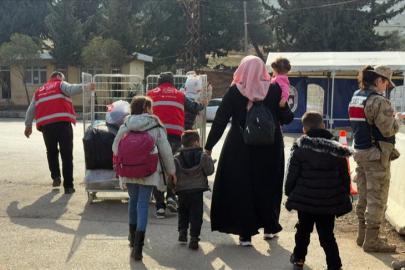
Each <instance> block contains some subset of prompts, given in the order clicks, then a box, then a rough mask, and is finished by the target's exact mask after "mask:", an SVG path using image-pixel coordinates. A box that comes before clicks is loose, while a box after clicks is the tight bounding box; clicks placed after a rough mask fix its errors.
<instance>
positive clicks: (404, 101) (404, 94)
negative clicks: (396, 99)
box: [395, 70, 405, 112]
mask: <svg viewBox="0 0 405 270" xmlns="http://www.w3.org/2000/svg"><path fill="white" fill-rule="evenodd" d="M402 76H403V77H404V78H403V81H402V99H401V112H403V111H405V106H404V104H405V70H404V71H403V72H402ZM395 92H396V91H395ZM395 95H396V93H395Z"/></svg>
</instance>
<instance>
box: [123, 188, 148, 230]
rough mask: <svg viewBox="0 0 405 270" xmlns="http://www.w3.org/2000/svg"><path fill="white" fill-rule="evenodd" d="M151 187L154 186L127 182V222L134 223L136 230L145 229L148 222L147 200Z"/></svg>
mask: <svg viewBox="0 0 405 270" xmlns="http://www.w3.org/2000/svg"><path fill="white" fill-rule="evenodd" d="M153 188H154V186H144V185H140V184H130V183H127V189H128V194H129V204H128V216H129V224H131V225H134V224H136V225H137V226H136V230H137V231H140V232H145V231H146V225H147V224H148V210H149V201H150V197H151V195H152V190H153Z"/></svg>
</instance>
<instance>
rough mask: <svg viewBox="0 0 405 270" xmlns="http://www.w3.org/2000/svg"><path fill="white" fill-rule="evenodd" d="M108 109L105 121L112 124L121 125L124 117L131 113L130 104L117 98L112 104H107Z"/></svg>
mask: <svg viewBox="0 0 405 270" xmlns="http://www.w3.org/2000/svg"><path fill="white" fill-rule="evenodd" d="M107 108H108V111H107V114H106V116H105V120H106V122H107V123H109V124H112V125H114V126H117V127H119V126H121V125H122V124H123V123H124V119H125V117H126V116H127V115H129V114H130V113H131V106H130V105H129V103H128V102H127V101H123V100H118V101H116V102H114V103H113V104H110V105H107Z"/></svg>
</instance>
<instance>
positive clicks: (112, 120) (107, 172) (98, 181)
mask: <svg viewBox="0 0 405 270" xmlns="http://www.w3.org/2000/svg"><path fill="white" fill-rule="evenodd" d="M107 107H108V112H107V114H106V122H101V121H96V122H95V123H93V124H92V125H90V126H89V127H88V128H87V129H86V131H85V133H84V137H83V147H84V156H85V162H86V170H87V174H86V176H85V177H84V184H85V186H86V188H87V189H91V190H111V189H118V188H119V181H118V177H117V174H116V172H115V170H114V164H113V152H112V145H113V143H114V139H115V136H116V135H117V132H118V128H119V127H120V126H121V125H122V124H123V123H124V119H125V117H126V116H127V115H128V114H129V113H130V106H129V103H128V102H126V101H122V100H118V101H116V102H114V103H113V104H110V105H108V106H107Z"/></svg>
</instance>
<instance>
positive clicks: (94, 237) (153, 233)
mask: <svg viewBox="0 0 405 270" xmlns="http://www.w3.org/2000/svg"><path fill="white" fill-rule="evenodd" d="M209 126H210V125H209ZM0 127H1V128H0V149H1V150H0V153H1V154H0V228H1V230H0V269H221V270H225V269H292V266H291V265H290V264H289V257H290V255H291V252H292V250H293V247H294V225H295V223H296V221H297V217H296V213H294V212H291V213H289V212H287V211H286V210H285V209H284V208H282V214H281V224H282V225H283V227H284V230H283V231H282V232H281V233H280V234H279V236H278V237H277V238H275V239H273V240H270V241H264V240H262V238H261V236H262V235H256V236H254V237H253V245H254V246H253V247H241V246H239V245H238V244H237V236H234V235H227V234H221V233H217V232H211V231H210V218H209V207H210V202H211V193H209V192H206V193H205V196H204V203H205V206H204V211H205V213H204V224H203V229H202V235H201V242H200V249H199V250H197V251H192V250H189V248H188V247H187V245H184V244H179V243H178V242H177V215H176V214H172V213H170V212H167V214H166V219H160V220H158V219H156V218H155V217H154V211H155V206H154V204H151V205H150V208H149V210H150V211H149V224H148V228H147V233H146V240H145V246H144V259H143V261H142V262H135V261H133V260H131V259H130V257H129V254H130V248H129V247H128V240H127V234H128V224H127V220H128V219H127V203H125V202H124V201H119V200H114V201H108V200H105V201H99V202H95V203H93V204H89V203H87V194H86V193H85V191H84V187H81V186H80V185H79V183H80V182H81V179H82V178H83V176H84V154H83V148H82V143H81V138H82V136H83V126H82V123H81V122H79V123H78V125H77V126H76V127H75V128H74V133H75V148H74V165H75V168H74V177H75V183H76V193H75V194H73V195H64V194H63V192H60V191H59V189H52V187H51V179H50V176H49V175H50V174H49V172H48V167H47V162H46V153H45V146H44V143H43V140H42V134H41V133H40V132H37V131H34V132H33V134H32V136H31V138H30V139H26V138H25V137H24V135H23V130H24V124H23V119H7V118H0ZM285 136H286V137H285V141H286V153H288V149H290V147H291V145H292V142H293V141H294V138H296V137H297V134H286V135H285ZM223 139H224V138H223ZM222 144H223V140H222V141H221V142H220V143H219V144H218V145H217V146H216V147H215V148H214V151H213V156H214V158H218V156H219V153H220V149H221V145H222ZM209 180H210V185H211V186H212V184H213V180H214V177H213V176H212V177H210V178H209ZM105 195H112V194H105ZM115 195H116V196H123V197H125V193H123V192H120V193H117V194H115ZM239 203H243V198H240V202H239ZM261 233H262V232H261ZM336 238H337V241H338V244H339V247H340V253H341V257H342V260H343V265H344V269H345V270H349V269H375V270H382V269H390V267H389V264H390V262H391V261H392V260H393V259H394V258H400V259H405V256H404V254H366V253H364V252H363V251H362V249H360V248H358V247H357V246H356V244H355V242H354V239H347V238H345V235H337V236H336ZM311 240H312V242H311V244H310V247H309V255H308V257H307V263H306V265H305V267H304V269H326V263H325V255H324V254H323V250H322V249H321V247H320V246H319V242H318V237H317V234H313V235H312V237H311Z"/></svg>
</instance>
